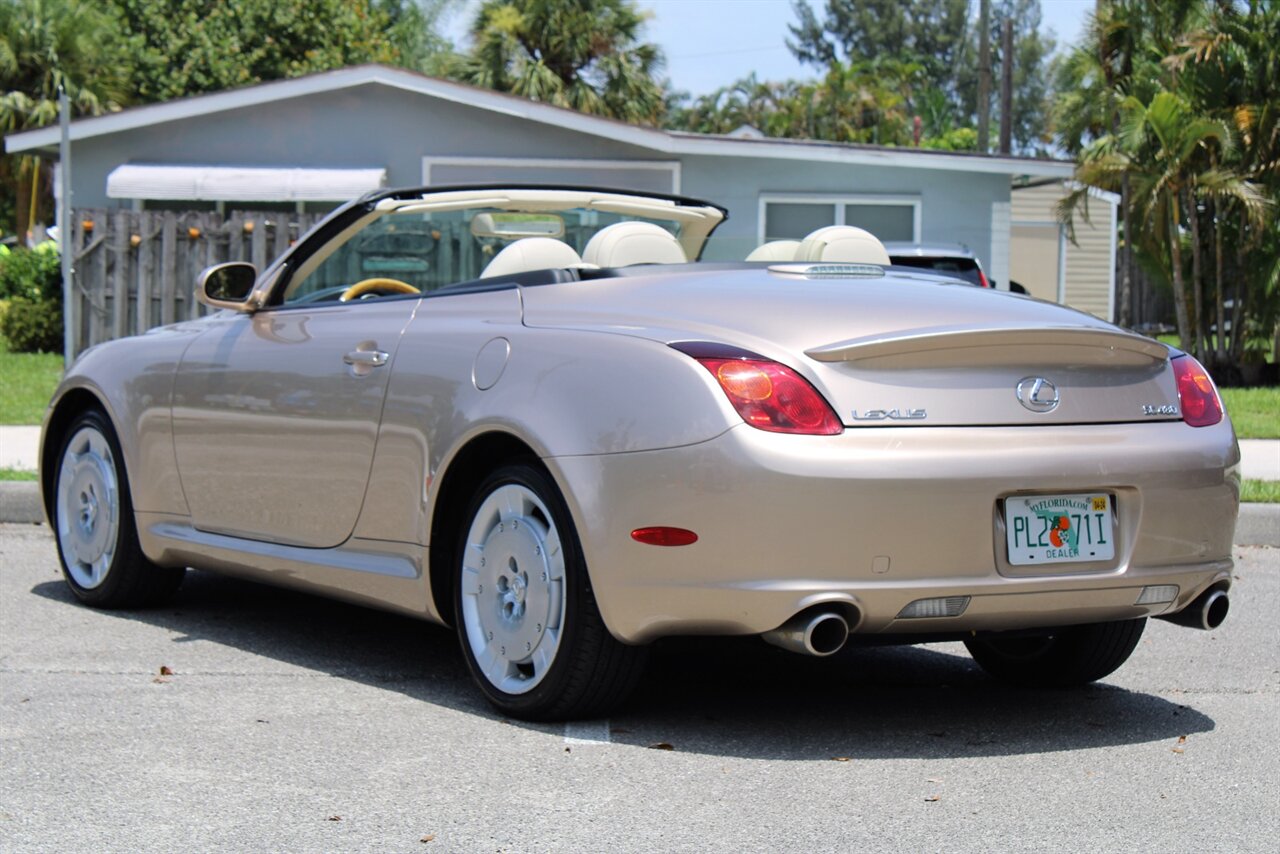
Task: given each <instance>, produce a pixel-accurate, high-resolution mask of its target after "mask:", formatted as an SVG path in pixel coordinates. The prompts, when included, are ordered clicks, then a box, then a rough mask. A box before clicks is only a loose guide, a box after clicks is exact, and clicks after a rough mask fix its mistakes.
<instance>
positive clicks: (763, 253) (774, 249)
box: [747, 240, 800, 261]
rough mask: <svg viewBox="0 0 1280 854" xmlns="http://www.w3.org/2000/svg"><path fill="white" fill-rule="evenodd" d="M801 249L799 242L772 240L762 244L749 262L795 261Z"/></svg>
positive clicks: (755, 250) (753, 252)
mask: <svg viewBox="0 0 1280 854" xmlns="http://www.w3.org/2000/svg"><path fill="white" fill-rule="evenodd" d="M799 249H800V241H799V240H771V241H769V242H768V243H761V244H760V245H759V246H757V247H756V248H755V249H754V250H752V252H751V254H750V255H748V256H747V260H748V261H794V260H796V251H797V250H799Z"/></svg>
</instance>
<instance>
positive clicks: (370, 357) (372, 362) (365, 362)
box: [342, 350, 391, 368]
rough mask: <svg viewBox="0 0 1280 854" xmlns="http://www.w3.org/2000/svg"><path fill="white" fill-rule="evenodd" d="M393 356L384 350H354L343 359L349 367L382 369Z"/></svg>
mask: <svg viewBox="0 0 1280 854" xmlns="http://www.w3.org/2000/svg"><path fill="white" fill-rule="evenodd" d="M390 358H391V356H390V354H388V353H385V352H383V351H382V350H352V351H351V352H350V353H348V354H347V355H345V356H343V357H342V361H343V362H345V363H347V364H348V365H357V366H360V367H365V368H381V367H382V366H383V365H385V364H386V363H387V359H390Z"/></svg>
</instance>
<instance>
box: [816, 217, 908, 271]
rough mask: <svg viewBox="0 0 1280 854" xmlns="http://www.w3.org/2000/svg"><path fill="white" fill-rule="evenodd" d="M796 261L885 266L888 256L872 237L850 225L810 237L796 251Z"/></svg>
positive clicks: (832, 227)
mask: <svg viewBox="0 0 1280 854" xmlns="http://www.w3.org/2000/svg"><path fill="white" fill-rule="evenodd" d="M795 260H797V261H830V262H844V263H847V264H881V265H884V266H888V264H889V263H890V261H889V253H888V252H886V251H885V248H884V244H883V243H881V242H880V241H879V240H878V239H876V236H875V235H874V234H872V233H871V232H869V231H867V230H866V229H864V228H857V227H855V226H852V225H828V226H827V227H826V228H820V229H818V230H817V231H815V232H813V233H812V234H810V235H809V236H808V237H806V238H805V239H804V240H803V241H801V243H800V248H799V249H798V250H797V251H796V257H795Z"/></svg>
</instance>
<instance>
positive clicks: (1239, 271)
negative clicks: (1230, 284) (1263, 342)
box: [1231, 209, 1250, 363]
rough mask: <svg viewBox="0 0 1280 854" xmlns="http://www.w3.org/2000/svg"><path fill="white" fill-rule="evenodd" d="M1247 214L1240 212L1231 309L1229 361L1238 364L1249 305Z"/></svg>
mask: <svg viewBox="0 0 1280 854" xmlns="http://www.w3.org/2000/svg"><path fill="white" fill-rule="evenodd" d="M1248 216H1249V215H1248V213H1247V212H1246V211H1244V210H1243V209H1242V210H1241V211H1240V231H1239V232H1238V235H1237V237H1236V276H1235V278H1236V299H1235V305H1233V306H1232V307H1231V360H1232V361H1233V362H1237V363H1239V362H1240V361H1241V360H1242V359H1243V358H1244V344H1245V329H1244V317H1245V309H1246V308H1247V307H1248V305H1249V284H1250V283H1249V275H1248V273H1246V272H1245V271H1246V270H1248V269H1249V268H1248V267H1246V266H1245V244H1246V243H1247V242H1248V237H1247V235H1248Z"/></svg>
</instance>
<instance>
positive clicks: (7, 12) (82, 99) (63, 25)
mask: <svg viewBox="0 0 1280 854" xmlns="http://www.w3.org/2000/svg"><path fill="white" fill-rule="evenodd" d="M120 59H121V54H120V42H119V35H118V30H117V28H116V23H115V20H114V18H112V16H111V15H110V14H109V13H108V12H106V11H104V10H103V7H102V4H100V3H93V2H88V0H16V2H14V0H6V2H0V133H12V132H14V131H21V130H26V129H28V128H34V127H40V126H41V125H47V124H50V123H52V122H54V121H55V120H56V119H57V117H58V91H59V89H63V88H65V90H66V92H67V96H68V98H69V99H70V101H71V108H72V111H73V112H74V113H76V114H77V115H97V114H99V113H103V112H107V111H110V110H116V109H119V107H120V105H121V104H122V103H123V101H124V97H125V91H124V85H123V77H122V76H121V74H120V68H121V67H122V66H123V63H122V62H121V61H120ZM0 169H2V170H3V172H4V173H6V174H5V176H4V178H5V180H4V181H3V182H2V183H3V184H4V186H5V188H6V190H5V192H6V193H8V192H11V191H12V188H13V187H14V186H15V185H17V186H18V189H19V192H18V193H17V194H16V196H17V199H18V200H19V201H18V203H17V205H16V207H17V210H16V217H15V219H16V221H17V230H18V232H19V233H25V232H26V230H27V229H28V228H29V227H30V216H31V213H32V212H33V211H35V210H36V204H35V203H36V200H37V199H38V198H39V196H40V195H41V193H40V168H39V161H37V160H36V158H34V157H32V158H26V160H25V162H21V163H20V162H19V161H18V159H17V158H14V157H5V158H4V163H3V167H0ZM46 186H47V184H46ZM24 197H25V198H24Z"/></svg>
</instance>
